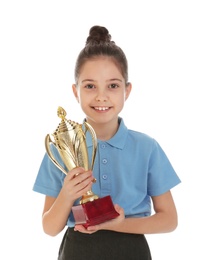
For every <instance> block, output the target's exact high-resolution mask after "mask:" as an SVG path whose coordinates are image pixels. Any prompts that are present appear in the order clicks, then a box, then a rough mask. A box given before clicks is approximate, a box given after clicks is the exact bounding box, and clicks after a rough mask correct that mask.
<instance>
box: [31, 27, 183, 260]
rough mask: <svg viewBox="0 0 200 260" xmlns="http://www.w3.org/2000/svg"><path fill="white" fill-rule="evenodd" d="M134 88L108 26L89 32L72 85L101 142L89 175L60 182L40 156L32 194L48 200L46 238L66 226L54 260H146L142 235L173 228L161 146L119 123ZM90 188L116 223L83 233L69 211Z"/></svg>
mask: <svg viewBox="0 0 200 260" xmlns="http://www.w3.org/2000/svg"><path fill="white" fill-rule="evenodd" d="M131 88H132V86H131V83H130V82H128V64H127V59H126V56H125V54H124V52H123V51H122V49H121V48H120V47H118V46H117V45H116V44H115V42H114V41H111V36H110V34H109V32H108V30H107V29H106V28H105V27H101V26H93V27H92V28H91V29H90V32H89V36H88V38H87V40H86V45H85V47H84V48H83V49H82V51H81V52H80V54H79V56H78V58H77V61H76V66H75V84H74V85H73V86H72V89H73V93H74V96H75V98H76V99H77V101H78V103H79V104H80V106H81V108H82V110H83V112H84V114H85V120H86V121H87V122H88V123H89V124H90V125H91V126H92V127H93V128H94V130H95V132H96V135H97V138H98V149H97V156H96V160H95V165H94V169H93V172H92V171H85V170H84V169H83V168H81V167H78V168H75V169H73V170H71V171H69V172H68V174H67V175H65V174H64V173H62V172H61V171H60V170H59V169H58V168H57V167H56V166H55V165H54V164H53V163H52V162H51V160H50V159H49V157H48V156H47V154H45V156H44V159H43V161H42V163H41V166H40V169H39V172H38V175H37V178H36V181H35V184H34V187H33V190H34V191H37V192H40V193H43V194H45V195H46V199H45V204H44V210H43V218H42V223H43V229H44V232H45V233H47V234H48V235H51V236H56V235H57V234H59V233H60V232H61V231H62V230H63V229H64V228H65V227H66V226H67V229H66V232H65V235H64V237H63V240H62V243H61V246H60V249H59V256H58V259H59V260H94V259H95V260H107V259H108V260H116V259H118V260H122V259H123V260H124V259H126V260H129V259H130V260H136V259H137V260H149V259H151V253H150V249H149V246H148V243H147V240H146V238H145V234H155V233H164V232H171V231H173V230H175V229H176V227H177V222H178V221H177V212H176V207H175V204H174V201H173V198H172V194H171V192H170V189H171V188H173V187H174V186H176V185H177V184H179V183H180V179H179V177H178V176H177V174H176V173H175V171H174V169H173V167H172V165H171V164H170V162H169V160H168V158H167V156H166V155H165V153H164V151H163V150H162V148H161V147H160V145H159V144H158V143H157V142H156V141H155V140H154V139H153V138H151V137H149V136H148V135H145V134H143V133H139V132H136V131H133V130H129V129H127V127H126V125H125V123H124V120H123V119H122V118H120V117H119V113H120V112H121V111H122V109H123V106H124V103H125V101H126V100H127V98H128V97H129V95H130V93H131ZM79 173H81V174H79ZM77 174H78V175H77ZM75 176H76V177H75ZM74 177H75V178H74ZM94 177H95V178H96V179H97V182H96V183H95V184H92V183H93V178H94ZM91 187H92V190H93V191H94V193H95V194H97V195H98V196H99V197H104V196H106V195H110V196H111V197H112V200H113V202H114V204H115V209H116V211H117V212H118V213H119V216H118V217H117V218H115V219H113V220H110V221H107V222H104V223H101V224H99V225H95V226H90V227H88V228H85V227H84V226H82V225H75V222H74V218H73V214H72V211H71V208H72V206H73V205H74V204H75V203H76V202H77V200H79V199H80V197H81V196H82V195H83V194H85V193H86V192H87V191H88V190H91ZM151 202H152V204H153V209H154V213H152V212H151Z"/></svg>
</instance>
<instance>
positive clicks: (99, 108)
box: [95, 107, 109, 111]
mask: <svg viewBox="0 0 200 260" xmlns="http://www.w3.org/2000/svg"><path fill="white" fill-rule="evenodd" d="M95 109H96V110H103V111H104V110H107V109H109V108H108V107H95Z"/></svg>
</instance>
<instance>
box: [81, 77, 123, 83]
mask: <svg viewBox="0 0 200 260" xmlns="http://www.w3.org/2000/svg"><path fill="white" fill-rule="evenodd" d="M86 81H90V82H96V80H93V79H84V80H82V81H81V83H84V82H86ZM109 81H120V82H122V80H121V79H117V78H113V79H108V80H106V82H109Z"/></svg>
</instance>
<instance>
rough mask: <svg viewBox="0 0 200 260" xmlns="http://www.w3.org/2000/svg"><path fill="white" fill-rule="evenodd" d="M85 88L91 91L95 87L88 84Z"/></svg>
mask: <svg viewBox="0 0 200 260" xmlns="http://www.w3.org/2000/svg"><path fill="white" fill-rule="evenodd" d="M85 88H87V89H92V88H95V86H94V85H92V84H88V85H86V86H85Z"/></svg>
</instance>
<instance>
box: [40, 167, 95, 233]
mask: <svg viewBox="0 0 200 260" xmlns="http://www.w3.org/2000/svg"><path fill="white" fill-rule="evenodd" d="M80 173H81V174H80ZM77 174H78V175H77ZM75 177H76V178H75ZM93 179H94V178H93V176H92V172H91V171H87V172H85V171H84V169H82V168H75V169H73V170H71V171H70V172H69V173H68V174H67V176H66V177H65V180H64V184H63V187H62V189H61V191H60V193H59V195H58V197H57V198H53V197H49V196H46V198H45V203H44V209H43V215H42V225H43V229H44V232H45V233H47V234H48V235H51V236H56V235H57V234H58V233H60V232H61V231H62V230H63V228H64V227H65V226H66V223H67V219H68V217H69V214H70V212H71V208H72V206H73V203H74V201H75V200H76V199H78V198H80V197H81V196H82V195H83V194H85V193H86V192H87V191H88V190H90V189H91V187H92V181H93Z"/></svg>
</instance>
